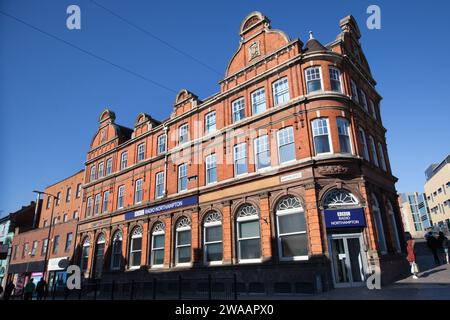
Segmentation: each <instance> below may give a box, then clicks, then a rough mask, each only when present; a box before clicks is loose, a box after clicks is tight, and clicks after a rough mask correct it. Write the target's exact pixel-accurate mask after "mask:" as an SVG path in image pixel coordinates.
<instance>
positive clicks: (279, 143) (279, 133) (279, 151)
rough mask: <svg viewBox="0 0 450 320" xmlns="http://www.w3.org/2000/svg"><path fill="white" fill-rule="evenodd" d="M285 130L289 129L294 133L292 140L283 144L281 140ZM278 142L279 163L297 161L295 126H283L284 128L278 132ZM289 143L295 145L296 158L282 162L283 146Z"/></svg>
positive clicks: (284, 163)
mask: <svg viewBox="0 0 450 320" xmlns="http://www.w3.org/2000/svg"><path fill="white" fill-rule="evenodd" d="M285 131H289V132H290V133H292V142H291V141H290V142H288V143H284V144H281V142H280V137H281V133H283V132H285ZM288 137H289V138H290V137H291V135H290V134H288ZM277 144H278V163H279V164H283V165H286V164H289V163H293V162H295V161H296V160H297V157H296V154H295V136H294V128H293V127H292V126H288V127H284V128H282V129H280V130H278V132H277ZM289 144H292V145H293V148H294V159H291V160H288V161H285V162H282V161H281V147H283V146H286V145H289Z"/></svg>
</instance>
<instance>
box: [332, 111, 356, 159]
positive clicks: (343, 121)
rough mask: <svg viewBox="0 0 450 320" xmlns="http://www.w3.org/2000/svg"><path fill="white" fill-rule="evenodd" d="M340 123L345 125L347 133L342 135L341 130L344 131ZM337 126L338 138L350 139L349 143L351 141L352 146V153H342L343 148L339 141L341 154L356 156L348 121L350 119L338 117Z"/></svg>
mask: <svg viewBox="0 0 450 320" xmlns="http://www.w3.org/2000/svg"><path fill="white" fill-rule="evenodd" d="M340 123H345V124H346V126H345V131H346V132H345V133H344V134H341V132H340V129H342V128H341V127H340ZM336 125H337V129H338V138H339V137H340V136H344V135H345V136H347V137H348V141H349V145H350V152H342V146H341V141H340V140H339V149H340V151H341V153H346V154H354V153H355V151H354V149H353V143H352V134H351V131H350V121H348V119H346V118H344V117H337V118H336Z"/></svg>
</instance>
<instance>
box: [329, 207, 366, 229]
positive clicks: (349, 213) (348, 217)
mask: <svg viewBox="0 0 450 320" xmlns="http://www.w3.org/2000/svg"><path fill="white" fill-rule="evenodd" d="M324 214H325V225H326V227H327V228H328V229H333V228H354V227H365V226H366V220H365V218H364V210H363V208H353V209H327V210H325V213H324Z"/></svg>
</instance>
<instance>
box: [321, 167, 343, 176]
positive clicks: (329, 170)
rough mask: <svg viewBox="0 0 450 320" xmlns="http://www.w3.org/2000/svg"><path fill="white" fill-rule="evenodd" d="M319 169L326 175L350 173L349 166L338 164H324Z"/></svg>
mask: <svg viewBox="0 0 450 320" xmlns="http://www.w3.org/2000/svg"><path fill="white" fill-rule="evenodd" d="M317 171H318V172H319V174H321V175H324V176H332V175H339V174H349V171H350V170H349V168H347V167H344V166H341V165H337V166H322V167H319V168H317Z"/></svg>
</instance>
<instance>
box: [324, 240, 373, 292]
mask: <svg viewBox="0 0 450 320" xmlns="http://www.w3.org/2000/svg"><path fill="white" fill-rule="evenodd" d="M329 242H330V249H331V250H330V252H331V259H332V265H333V268H332V273H333V280H334V285H335V287H356V286H362V285H364V282H365V275H366V260H365V256H364V252H363V251H362V247H363V242H362V236H361V234H360V233H357V234H333V235H331V236H330V237H329Z"/></svg>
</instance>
